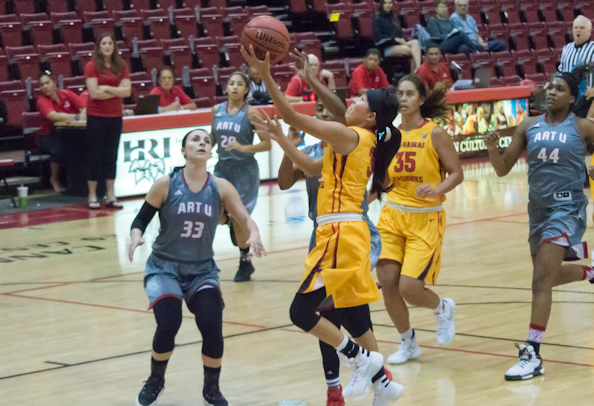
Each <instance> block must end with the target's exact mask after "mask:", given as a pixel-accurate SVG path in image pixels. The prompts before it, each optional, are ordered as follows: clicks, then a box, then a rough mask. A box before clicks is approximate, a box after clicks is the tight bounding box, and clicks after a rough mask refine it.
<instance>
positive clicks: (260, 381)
mask: <svg viewBox="0 0 594 406" xmlns="http://www.w3.org/2000/svg"><path fill="white" fill-rule="evenodd" d="M464 169H465V176H466V179H465V181H464V183H463V184H462V185H461V186H459V187H458V188H457V189H456V190H454V191H453V192H451V193H450V194H449V195H448V201H447V202H446V204H445V207H446V211H447V222H448V228H447V232H446V238H445V244H444V249H443V268H442V270H441V274H440V277H439V280H438V285H437V286H436V288H435V290H436V291H437V292H438V293H439V294H440V295H444V296H448V297H452V298H454V300H455V301H456V302H457V309H456V325H457V331H458V335H457V336H456V338H455V339H454V341H453V342H452V343H451V344H450V345H448V346H446V347H441V346H438V345H437V344H436V335H435V320H434V317H433V314H432V312H431V311H429V310H426V309H417V308H413V309H411V321H412V325H413V327H414V328H415V329H416V332H417V340H418V341H419V343H420V344H421V346H422V350H423V354H422V355H421V357H420V359H419V360H418V361H411V362H409V363H407V364H404V365H402V366H394V367H390V370H391V372H392V373H393V375H394V379H395V380H397V381H398V382H400V383H402V384H404V385H405V392H404V395H403V397H402V398H401V400H399V401H398V402H397V403H396V404H398V405H436V406H453V405H456V406H458V405H497V406H503V405H510V406H529V405H560V404H566V405H589V404H592V396H593V394H594V389H593V385H592V383H593V382H594V286H593V285H590V284H589V283H587V282H581V283H575V284H572V285H567V286H562V287H560V288H557V289H555V292H554V294H553V300H554V304H553V311H552V314H551V319H550V323H549V326H548V330H547V335H546V338H545V341H546V342H545V343H544V344H543V345H542V347H541V354H542V356H543V358H544V359H545V368H546V373H545V375H544V377H540V378H537V379H534V380H531V381H527V382H513V383H510V382H506V381H505V380H504V378H503V374H504V373H505V371H506V370H507V369H508V368H509V367H510V366H512V365H513V364H514V363H516V362H517V350H516V348H515V347H514V343H516V342H518V343H520V342H523V341H524V340H525V339H526V336H527V327H528V321H529V314H530V299H531V292H530V286H531V275H532V271H531V261H530V256H529V253H528V244H527V241H526V240H527V236H528V224H527V222H528V216H527V210H526V204H527V196H528V185H527V181H526V171H527V167H526V164H525V162H522V163H519V164H518V165H516V167H515V168H514V169H513V170H512V172H511V173H510V175H508V176H507V177H505V178H498V177H496V175H495V174H494V172H493V170H492V169H491V166H490V164H489V163H488V162H474V163H468V162H465V166H464ZM141 203H142V201H141V200H138V201H128V202H126V204H125V209H124V210H122V211H120V212H117V213H115V214H114V215H113V216H111V215H108V214H109V213H105V212H100V213H98V214H97V215H96V216H95V217H93V218H89V219H82V220H73V221H64V222H54V223H50V224H41V225H35V226H28V227H20V228H10V229H6V230H2V231H0V320H2V322H1V326H2V327H1V328H0V343H2V345H1V346H0V405H11V406H12V405H18V406H24V405H44V406H53V405H60V406H64V405H76V406H83V405H89V406H91V405H92V406H99V405H101V406H103V405H105V406H107V405H109V406H116V405H118V406H119V405H133V404H134V402H135V398H136V395H137V394H138V392H139V391H140V389H141V388H142V385H143V381H144V380H146V379H147V377H148V375H149V369H150V352H151V345H152V339H153V333H154V328H155V321H154V317H153V315H152V312H150V311H147V310H146V309H147V306H148V300H147V298H146V296H145V293H144V290H143V286H142V278H143V271H144V262H145V261H146V258H147V256H148V255H149V253H150V245H151V243H152V242H153V241H154V239H155V237H156V234H157V231H158V221H156V220H154V221H153V223H152V224H151V226H150V227H149V229H148V230H147V234H146V236H145V239H146V241H147V243H146V244H145V245H144V246H142V247H140V248H139V249H138V250H137V252H136V256H135V260H134V262H133V263H130V262H128V260H127V248H128V243H129V229H130V224H131V222H132V220H133V218H134V216H135V214H136V211H137V210H138V209H139V208H140V205H141ZM69 210H70V213H71V214H72V216H71V217H69V218H77V214H78V215H80V214H81V213H80V211H86V209H84V208H71V209H69ZM379 212H380V206H379V205H378V204H377V203H376V204H374V205H373V206H372V208H371V210H370V215H371V218H372V219H373V220H374V221H377V219H378V217H379ZM591 212H592V211H591V208H589V213H590V214H591ZM306 213H307V196H306V194H305V186H304V183H303V182H300V183H299V184H298V185H297V186H296V191H291V192H281V191H279V190H278V187H277V186H276V185H266V186H262V187H261V189H260V200H259V202H258V205H257V207H256V211H255V212H254V215H253V217H254V219H255V220H256V222H257V223H258V225H259V227H260V230H261V233H262V237H263V242H264V244H265V246H266V248H267V250H268V251H269V255H268V256H267V257H266V258H263V259H255V260H254V265H255V266H256V273H255V274H254V275H253V281H252V282H249V283H242V284H237V283H234V282H233V281H232V279H233V276H234V274H235V271H236V267H237V264H238V252H237V249H236V248H234V247H232V245H231V243H230V240H229V232H228V228H227V227H226V226H221V227H219V230H218V234H217V237H216V242H215V252H216V259H217V262H218V264H219V267H220V268H221V270H222V273H221V279H222V290H223V294H224V298H225V302H226V309H225V312H224V321H225V324H224V334H225V337H226V339H225V355H224V361H223V372H222V378H221V389H222V392H223V394H224V395H225V397H226V398H227V399H228V400H229V401H230V403H231V404H232V405H234V406H239V405H242V406H247V405H271V406H272V405H277V404H278V403H279V402H280V401H283V400H301V401H306V402H307V404H308V405H320V406H321V405H324V404H325V401H326V383H325V380H324V375H323V370H322V365H321V357H320V352H319V349H318V344H317V342H316V340H315V339H314V338H313V337H311V336H309V335H307V334H304V333H302V332H300V331H299V330H298V329H297V328H296V327H294V326H292V325H291V322H290V320H289V315H288V309H289V305H290V303H291V300H292V297H293V294H294V292H295V290H296V289H297V284H298V281H299V279H300V278H301V276H302V272H303V263H304V259H305V256H306V254H307V245H308V243H309V237H310V233H311V229H312V223H311V221H310V220H309V219H308V218H307V217H306ZM79 217H80V216H79ZM66 218H68V217H66ZM60 219H61V218H60ZM21 224H23V225H26V224H28V223H27V218H26V217H23V218H22V219H21ZM585 239H586V240H590V241H592V242H594V232H593V230H592V228H591V225H590V227H589V228H588V230H587V232H586V235H585ZM584 263H585V264H587V263H589V262H587V261H585V262H584ZM371 308H372V311H373V314H372V318H373V322H374V324H375V332H376V335H377V338H378V340H380V350H381V352H382V353H383V354H384V356H387V355H389V354H391V353H392V352H394V351H395V349H396V345H397V343H398V340H399V338H398V337H399V336H398V333H397V331H396V329H395V328H394V326H393V325H392V323H391V322H390V319H389V317H388V315H387V313H386V311H385V309H384V305H383V302H377V303H374V304H372V306H371ZM184 316H185V319H184V324H183V325H182V328H181V330H180V332H179V334H178V336H177V340H176V343H177V348H176V350H175V352H174V355H173V358H172V360H171V361H170V363H169V368H168V371H167V375H166V390H165V392H164V394H163V395H162V396H161V397H160V398H159V404H160V405H187V406H189V405H201V404H202V396H201V393H202V363H201V358H200V350H201V344H200V340H201V337H200V334H199V332H198V330H197V328H196V325H195V323H194V320H193V317H192V315H191V314H190V313H189V312H188V311H187V309H185V308H184ZM342 373H343V374H342V377H341V381H342V383H343V384H346V383H347V382H348V379H349V378H350V374H349V371H347V370H345V369H343V370H342ZM371 403H372V395H370V396H369V397H368V398H366V399H365V400H363V401H359V402H348V401H347V404H348V405H371Z"/></svg>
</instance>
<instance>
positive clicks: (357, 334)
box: [336, 304, 404, 405]
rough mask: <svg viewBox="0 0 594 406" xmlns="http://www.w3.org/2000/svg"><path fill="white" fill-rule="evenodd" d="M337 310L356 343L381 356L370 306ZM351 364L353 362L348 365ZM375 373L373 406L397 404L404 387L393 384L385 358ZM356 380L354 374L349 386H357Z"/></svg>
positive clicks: (373, 379)
mask: <svg viewBox="0 0 594 406" xmlns="http://www.w3.org/2000/svg"><path fill="white" fill-rule="evenodd" d="M336 310H337V312H338V315H339V320H340V322H341V323H342V325H343V326H344V327H345V328H346V330H347V331H348V332H349V333H350V334H351V336H352V337H353V339H354V340H355V342H356V343H357V344H358V345H359V346H360V347H361V348H364V349H366V350H368V351H372V353H377V354H379V353H378V352H377V351H378V349H377V340H376V339H375V335H374V334H373V329H372V323H371V315H370V313H369V305H367V304H366V305H361V306H355V307H347V308H339V309H336ZM366 346H367V347H366ZM370 347H371V348H370ZM363 351H365V350H363ZM345 355H346V354H345ZM355 361H356V358H355ZM350 363H351V362H349V363H348V364H350ZM348 364H347V365H348ZM375 371H376V372H375V373H371V374H369V376H370V378H371V384H372V386H373V392H374V401H373V404H381V405H384V404H391V403H392V402H395V401H396V400H397V399H398V398H399V397H400V395H402V392H403V391H404V387H403V386H402V385H400V384H398V383H396V382H392V381H391V380H390V379H389V378H388V376H387V374H386V369H385V368H384V366H383V358H382V365H380V367H379V368H377V369H376V370H375ZM354 380H356V378H355V374H353V377H352V378H351V382H349V386H351V385H352V386H355V384H352V382H353V381H354ZM348 389H349V387H348V386H347V388H345V391H346V392H349V391H348Z"/></svg>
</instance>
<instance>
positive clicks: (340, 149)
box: [241, 45, 359, 155]
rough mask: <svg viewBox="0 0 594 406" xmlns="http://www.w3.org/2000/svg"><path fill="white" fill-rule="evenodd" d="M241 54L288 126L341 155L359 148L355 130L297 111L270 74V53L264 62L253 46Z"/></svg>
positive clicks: (242, 49)
mask: <svg viewBox="0 0 594 406" xmlns="http://www.w3.org/2000/svg"><path fill="white" fill-rule="evenodd" d="M241 53H242V55H243V57H244V58H245V60H246V61H247V63H248V64H249V65H250V66H251V67H253V68H254V69H256V70H257V71H258V72H259V73H260V76H261V77H262V80H263V81H264V83H265V84H266V88H267V89H268V91H269V92H270V98H271V99H272V101H273V102H274V105H275V106H276V108H277V109H278V111H279V113H280V114H281V116H282V117H283V120H284V121H285V122H286V123H287V124H289V125H291V126H293V127H296V128H298V129H300V130H303V131H305V132H306V133H308V134H311V135H312V136H314V137H316V138H318V139H320V140H322V141H326V142H327V143H328V144H330V145H332V147H333V148H334V150H335V151H336V152H337V153H338V154H341V155H347V154H350V153H351V152H352V151H353V150H354V149H355V148H356V147H357V144H358V143H359V135H358V134H357V133H356V132H355V130H352V129H350V128H348V127H346V126H344V125H343V124H340V123H336V122H328V121H321V120H318V119H316V118H315V117H311V116H308V115H306V114H301V113H297V112H296V111H295V109H294V108H293V106H291V103H290V102H289V101H288V100H287V98H286V97H285V95H284V94H283V93H282V92H281V91H280V90H279V88H278V86H277V85H276V83H275V82H274V79H273V78H272V75H271V74H270V54H269V53H268V52H267V53H266V57H265V59H264V60H263V61H262V60H259V59H258V58H257V57H256V56H255V54H254V48H253V47H252V46H251V45H250V49H249V52H248V50H246V49H245V48H244V47H242V48H241Z"/></svg>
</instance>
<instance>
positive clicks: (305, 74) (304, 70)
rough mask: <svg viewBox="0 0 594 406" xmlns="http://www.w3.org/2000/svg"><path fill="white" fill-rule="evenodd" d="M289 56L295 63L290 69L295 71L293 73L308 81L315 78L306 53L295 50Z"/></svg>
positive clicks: (292, 63) (291, 64) (290, 65)
mask: <svg viewBox="0 0 594 406" xmlns="http://www.w3.org/2000/svg"><path fill="white" fill-rule="evenodd" d="M289 56H290V57H291V58H293V60H294V62H291V63H290V64H289V67H290V68H291V69H292V70H293V72H295V73H296V74H298V75H299V76H301V77H302V78H303V79H306V80H307V79H311V78H313V77H314V76H315V75H314V73H313V71H312V70H311V67H310V66H309V57H308V56H307V54H306V53H304V52H301V51H300V50H298V49H297V48H295V49H294V50H293V52H290V53H289Z"/></svg>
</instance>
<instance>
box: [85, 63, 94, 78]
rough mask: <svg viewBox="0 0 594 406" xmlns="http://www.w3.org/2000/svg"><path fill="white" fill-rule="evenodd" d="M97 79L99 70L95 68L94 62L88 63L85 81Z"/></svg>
mask: <svg viewBox="0 0 594 406" xmlns="http://www.w3.org/2000/svg"><path fill="white" fill-rule="evenodd" d="M96 77H97V69H96V68H95V63H94V62H93V61H89V62H87V64H86V66H85V79H88V78H96Z"/></svg>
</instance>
